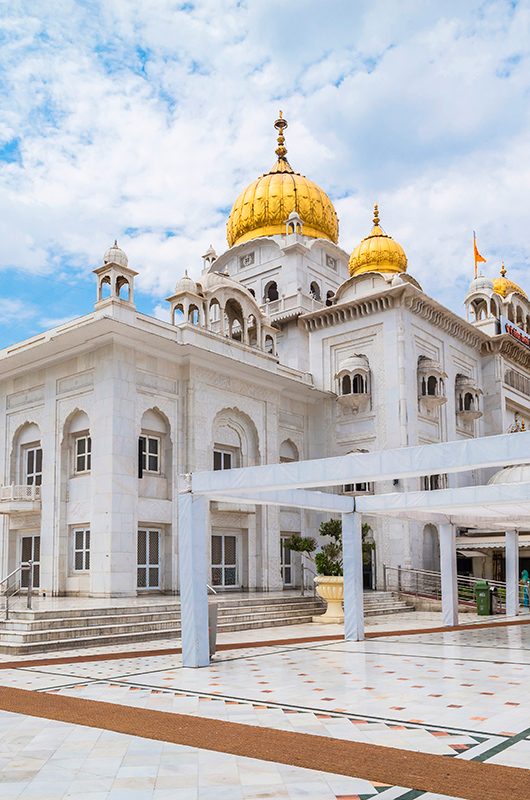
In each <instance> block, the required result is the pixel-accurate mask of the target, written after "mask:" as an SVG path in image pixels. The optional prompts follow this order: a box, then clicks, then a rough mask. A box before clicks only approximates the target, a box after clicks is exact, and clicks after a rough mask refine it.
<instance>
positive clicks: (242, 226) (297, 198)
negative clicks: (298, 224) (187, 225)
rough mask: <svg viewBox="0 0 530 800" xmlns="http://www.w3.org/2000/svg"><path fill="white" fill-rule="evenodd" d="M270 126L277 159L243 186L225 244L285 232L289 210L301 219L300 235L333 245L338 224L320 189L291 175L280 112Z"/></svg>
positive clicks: (284, 125) (233, 210)
mask: <svg viewBox="0 0 530 800" xmlns="http://www.w3.org/2000/svg"><path fill="white" fill-rule="evenodd" d="M274 127H275V128H276V130H277V131H278V147H277V148H276V155H277V156H278V160H277V162H276V164H275V165H274V166H273V168H272V169H271V170H270V172H266V173H265V174H264V175H261V177H259V178H257V180H255V181H253V182H252V183H251V184H250V186H247V188H246V189H244V190H243V191H242V192H241V194H240V195H239V197H238V198H237V200H236V202H235V203H234V205H233V208H232V211H231V212H230V216H229V217H228V222H227V223H226V238H227V240H228V245H229V246H230V247H232V245H234V244H241V243H242V242H248V241H249V240H250V239H256V238H257V237H258V236H272V235H273V234H279V233H285V232H286V223H287V218H288V216H289V214H291V213H292V212H293V211H294V212H297V213H298V215H299V216H300V218H301V220H302V233H303V235H304V236H312V237H313V238H315V239H329V240H330V241H332V242H335V243H337V241H338V238H339V221H338V219H337V212H336V211H335V209H334V207H333V203H332V202H331V200H330V199H329V197H328V196H327V194H326V193H325V192H324V190H323V189H321V188H320V186H317V185H316V183H313V181H310V180H309V178H305V177H304V176H303V175H300V173H298V172H295V171H294V170H293V168H292V167H291V165H290V164H289V162H288V161H287V158H286V154H287V149H286V147H285V145H284V142H285V138H284V136H283V132H284V130H285V128H286V127H287V121H286V120H285V119H284V118H283V116H282V112H281V111H280V116H279V118H278V119H277V120H276V122H275V123H274Z"/></svg>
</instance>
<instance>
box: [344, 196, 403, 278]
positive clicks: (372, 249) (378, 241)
mask: <svg viewBox="0 0 530 800" xmlns="http://www.w3.org/2000/svg"><path fill="white" fill-rule="evenodd" d="M349 269H350V275H352V276H353V275H362V274H363V273H364V272H390V273H399V272H406V270H407V256H406V255H405V251H404V250H403V248H402V247H401V245H400V244H398V243H397V242H395V241H394V239H392V237H391V236H389V235H388V234H387V233H385V232H384V231H383V229H382V228H381V227H380V226H379V208H378V207H377V204H376V205H375V206H374V227H373V228H372V230H371V233H370V234H369V235H368V236H367V237H366V238H365V239H363V240H362V242H361V243H360V244H358V245H357V247H356V248H355V250H354V251H353V253H352V254H351V256H350V263H349Z"/></svg>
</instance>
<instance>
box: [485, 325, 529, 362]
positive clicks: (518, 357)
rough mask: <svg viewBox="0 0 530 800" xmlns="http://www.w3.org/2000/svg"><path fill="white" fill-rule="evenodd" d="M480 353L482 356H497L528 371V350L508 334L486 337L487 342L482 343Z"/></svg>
mask: <svg viewBox="0 0 530 800" xmlns="http://www.w3.org/2000/svg"><path fill="white" fill-rule="evenodd" d="M482 353H483V355H487V354H498V355H501V356H503V357H504V358H506V359H508V360H509V361H512V362H513V363H515V364H519V366H520V367H525V368H526V369H530V350H528V348H527V347H525V346H524V345H523V344H520V342H518V341H517V339H513V338H512V337H511V336H510V335H509V334H508V333H502V334H499V335H498V336H488V338H487V340H486V341H485V342H483V343H482Z"/></svg>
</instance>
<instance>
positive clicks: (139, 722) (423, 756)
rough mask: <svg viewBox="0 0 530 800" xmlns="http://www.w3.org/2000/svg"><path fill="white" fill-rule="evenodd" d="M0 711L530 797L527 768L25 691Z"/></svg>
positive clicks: (436, 785) (375, 776)
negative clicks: (462, 759)
mask: <svg viewBox="0 0 530 800" xmlns="http://www.w3.org/2000/svg"><path fill="white" fill-rule="evenodd" d="M0 709H2V710H4V711H10V712H13V713H18V714H27V715H29V716H32V717H42V718H44V719H54V720H58V721H61V722H67V723H71V724H75V725H85V726H88V727H91V728H101V729H104V730H111V731H115V732H117V733H124V734H128V735H131V736H141V737H143V738H145V739H154V740H156V741H164V742H172V743H174V744H181V745H185V746H188V747H197V748H202V749H205V750H212V751H215V752H220V753H230V754H232V755H237V756H244V757H247V758H258V759H262V760H264V761H272V762H275V763H280V764H289V765H292V766H297V767H303V768H305V769H320V770H325V771H326V772H330V773H334V774H337V775H348V776H350V777H357V778H364V779H366V780H369V781H376V782H377V783H383V784H387V785H398V786H410V787H411V789H415V790H419V791H427V792H434V793H436V794H446V795H447V794H448V795H450V796H451V795H452V796H454V797H459V798H464V800H506V798H507V797H513V798H523V797H527V796H528V795H529V794H530V773H529V772H528V771H527V770H522V769H517V768H513V767H504V766H500V765H493V764H484V763H480V762H477V761H461V760H458V759H452V758H450V759H449V758H446V757H445V756H439V755H430V754H427V753H417V752H411V751H408V750H400V749H398V748H393V747H382V746H381V745H373V744H363V743H360V742H350V741H344V740H341V739H332V738H328V737H325V736H316V735H313V734H304V733H294V732H291V731H283V730H275V729H272V728H260V727H258V726H254V725H243V724H241V723H232V722H225V721H223V720H214V719H207V718H204V717H193V716H187V715H185V714H174V713H168V712H164V711H153V710H150V709H144V708H130V707H128V706H122V705H118V704H115V703H104V702H100V701H95V700H82V699H79V698H75V697H67V696H61V695H56V694H42V693H40V692H39V693H36V692H31V691H28V690H26V689H11V688H9V689H8V688H0Z"/></svg>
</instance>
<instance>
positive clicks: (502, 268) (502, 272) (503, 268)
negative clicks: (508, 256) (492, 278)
mask: <svg viewBox="0 0 530 800" xmlns="http://www.w3.org/2000/svg"><path fill="white" fill-rule="evenodd" d="M505 275H506V267H505V266H504V261H503V262H502V267H501V278H504V276H505Z"/></svg>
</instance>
